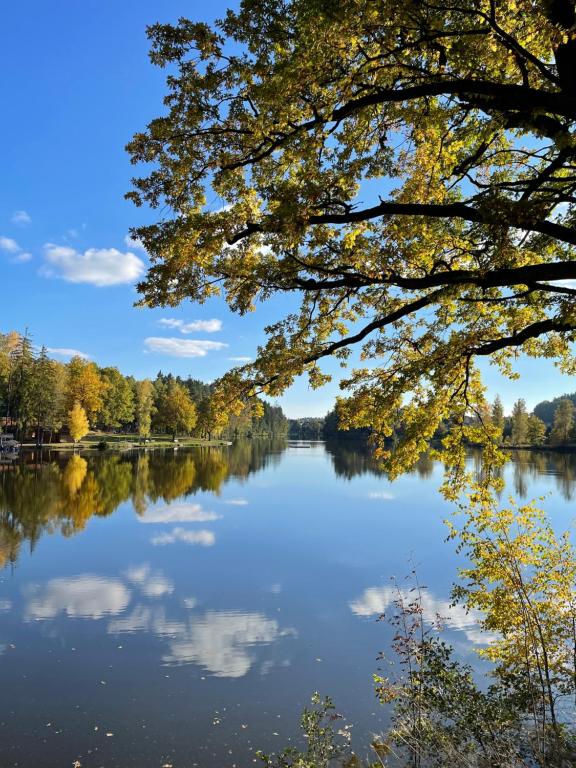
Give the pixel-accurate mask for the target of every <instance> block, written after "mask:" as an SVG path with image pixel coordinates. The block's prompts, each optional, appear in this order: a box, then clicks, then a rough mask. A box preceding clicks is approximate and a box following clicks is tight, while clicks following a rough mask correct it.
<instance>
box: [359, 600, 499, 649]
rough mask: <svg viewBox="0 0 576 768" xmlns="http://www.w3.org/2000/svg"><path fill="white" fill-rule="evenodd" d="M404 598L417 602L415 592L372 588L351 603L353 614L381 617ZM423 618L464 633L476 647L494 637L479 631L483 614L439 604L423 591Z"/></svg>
mask: <svg viewBox="0 0 576 768" xmlns="http://www.w3.org/2000/svg"><path fill="white" fill-rule="evenodd" d="M399 597H401V598H402V599H403V600H404V601H405V602H406V603H412V602H414V600H415V596H414V592H410V590H407V589H401V590H397V589H396V588H395V587H371V588H370V589H367V590H365V592H364V593H363V594H362V596H361V597H360V598H359V599H358V600H354V601H352V602H351V603H350V609H351V610H352V613H355V614H356V615H357V616H379V615H381V614H383V613H385V611H386V610H387V609H388V608H389V607H390V606H392V605H393V604H394V601H395V600H398V598H399ZM420 602H421V606H422V615H423V617H424V620H425V621H426V622H427V623H428V624H437V623H438V622H440V624H441V625H443V626H445V627H446V628H447V629H451V630H456V631H458V632H463V633H464V634H465V636H466V638H467V639H468V641H469V642H471V643H474V644H477V645H485V644H487V643H489V642H490V641H491V640H492V639H493V638H494V637H495V635H494V634H493V633H491V632H483V631H482V630H481V628H480V621H481V619H482V614H481V613H480V612H479V611H476V610H470V611H467V610H466V608H464V606H462V605H452V604H451V603H450V601H449V600H440V599H438V598H436V597H434V596H433V595H431V594H430V593H429V592H426V591H423V592H422V596H421V599H420Z"/></svg>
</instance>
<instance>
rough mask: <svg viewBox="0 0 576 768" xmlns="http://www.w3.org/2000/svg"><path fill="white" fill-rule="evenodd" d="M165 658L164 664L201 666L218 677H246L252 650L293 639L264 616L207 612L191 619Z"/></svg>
mask: <svg viewBox="0 0 576 768" xmlns="http://www.w3.org/2000/svg"><path fill="white" fill-rule="evenodd" d="M176 634H177V637H176V639H174V640H173V641H171V642H170V643H169V646H170V647H169V651H168V653H166V654H165V655H164V656H163V662H164V663H165V664H174V665H180V664H198V665H199V666H201V667H202V668H203V669H205V670H206V671H207V672H210V673H211V674H212V675H214V676H215V677H232V678H234V677H243V676H244V675H246V674H247V673H248V671H249V670H250V669H251V667H252V666H253V664H254V662H255V661H256V655H255V653H254V652H253V651H252V650H251V649H252V648H253V647H255V646H258V645H270V644H271V643H274V642H275V641H276V640H278V639H279V638H280V637H286V636H294V635H295V632H294V630H291V629H284V630H283V629H281V628H280V626H279V624H278V622H277V621H276V620H274V619H269V618H267V617H266V616H264V615H263V614H261V613H240V612H237V611H208V612H207V613H205V614H204V615H203V616H199V617H192V618H191V619H190V620H189V622H188V624H187V626H185V627H184V628H183V629H182V631H179V632H177V633H176Z"/></svg>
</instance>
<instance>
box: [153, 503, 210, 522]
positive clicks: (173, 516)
mask: <svg viewBox="0 0 576 768" xmlns="http://www.w3.org/2000/svg"><path fill="white" fill-rule="evenodd" d="M219 519H220V515H217V514H216V513H215V512H208V511H207V510H204V509H202V507H201V506H200V504H168V506H166V507H160V508H158V507H156V508H154V507H152V508H151V509H147V510H146V512H145V513H144V514H143V515H142V516H140V517H138V522H139V523H207V522H211V521H212V520H219Z"/></svg>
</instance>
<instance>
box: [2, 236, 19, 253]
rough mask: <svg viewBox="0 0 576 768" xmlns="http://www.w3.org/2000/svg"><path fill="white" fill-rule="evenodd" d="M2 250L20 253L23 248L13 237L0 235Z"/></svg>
mask: <svg viewBox="0 0 576 768" xmlns="http://www.w3.org/2000/svg"><path fill="white" fill-rule="evenodd" d="M0 250H2V251H6V253H19V252H20V251H21V250H22V248H20V246H19V245H18V243H17V242H16V240H12V238H11V237H4V236H0Z"/></svg>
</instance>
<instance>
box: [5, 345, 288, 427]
mask: <svg viewBox="0 0 576 768" xmlns="http://www.w3.org/2000/svg"><path fill="white" fill-rule="evenodd" d="M88 428H91V429H96V430H101V431H104V432H113V431H114V432H123V433H127V434H128V433H130V434H134V435H139V436H141V437H148V436H150V435H151V434H171V435H174V436H175V435H176V434H187V435H194V436H198V437H202V438H207V439H212V438H216V437H223V438H228V439H231V438H236V437H243V436H257V435H274V434H284V435H285V434H287V432H288V420H287V419H286V417H285V416H284V413H283V412H282V409H281V408H280V407H279V406H274V405H270V404H269V403H267V402H265V401H262V400H259V399H256V398H252V399H250V400H247V401H246V405H245V407H244V409H243V410H242V412H241V413H240V414H233V413H227V412H226V409H225V408H222V404H221V403H218V402H215V398H214V388H213V387H212V386H211V385H210V384H205V383H204V382H202V381H198V380H197V379H192V378H187V379H183V378H181V377H179V376H173V375H172V374H164V373H162V372H160V373H158V375H157V376H156V378H155V379H154V380H150V379H144V380H141V381H138V380H136V379H135V378H134V377H133V376H125V375H124V374H123V373H121V372H120V371H119V370H118V368H114V367H104V368H102V367H99V366H98V365H96V363H94V362H91V361H88V360H86V359H84V358H82V357H80V356H76V357H73V358H72V359H71V360H70V362H68V363H62V362H59V361H57V360H53V359H51V358H50V356H49V355H48V353H47V350H46V349H45V348H42V349H41V350H39V351H37V350H36V349H35V348H34V345H33V343H32V340H31V338H30V337H29V336H28V334H24V335H21V334H19V333H16V332H11V333H7V334H0V432H1V431H2V430H7V431H11V432H15V433H16V434H17V435H18V436H19V437H20V438H21V439H23V438H26V437H28V438H30V437H34V438H35V439H36V440H37V442H50V441H51V440H54V439H59V438H60V436H61V434H63V433H64V434H73V435H74V434H76V435H78V437H76V436H74V439H75V440H76V439H79V438H81V437H82V436H83V434H86V431H87V430H88Z"/></svg>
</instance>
